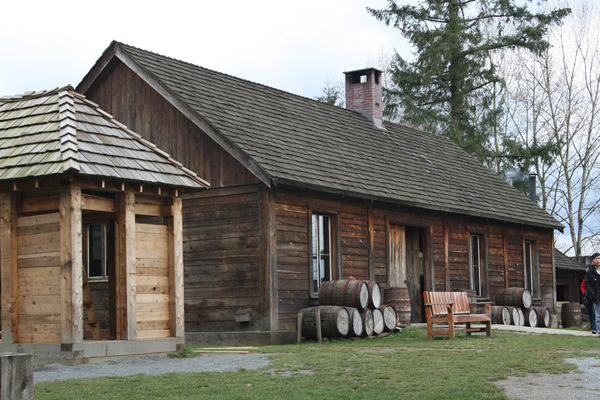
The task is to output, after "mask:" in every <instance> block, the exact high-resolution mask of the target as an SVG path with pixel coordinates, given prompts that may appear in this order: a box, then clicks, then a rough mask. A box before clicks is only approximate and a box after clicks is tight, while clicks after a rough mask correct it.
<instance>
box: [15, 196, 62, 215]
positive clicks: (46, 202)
mask: <svg viewBox="0 0 600 400" xmlns="http://www.w3.org/2000/svg"><path fill="white" fill-rule="evenodd" d="M58 208H59V196H58V195H57V196H44V197H28V198H24V199H21V212H23V213H36V212H42V211H55V210H58Z"/></svg>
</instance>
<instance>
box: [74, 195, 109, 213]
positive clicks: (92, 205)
mask: <svg viewBox="0 0 600 400" xmlns="http://www.w3.org/2000/svg"><path fill="white" fill-rule="evenodd" d="M81 208H82V209H83V210H85V211H101V212H109V213H114V212H115V211H116V207H115V201H114V200H113V199H110V198H107V197H100V196H92V195H89V194H84V195H82V204H81Z"/></svg>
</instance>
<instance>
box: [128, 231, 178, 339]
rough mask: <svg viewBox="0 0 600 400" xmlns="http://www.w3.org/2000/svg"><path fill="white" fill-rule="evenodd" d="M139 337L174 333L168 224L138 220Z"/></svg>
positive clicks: (137, 294) (136, 237)
mask: <svg viewBox="0 0 600 400" xmlns="http://www.w3.org/2000/svg"><path fill="white" fill-rule="evenodd" d="M135 254H136V316H137V338H138V339H159V338H166V337H170V336H171V325H170V324H171V320H172V318H171V315H170V310H169V247H168V240H167V226H166V225H151V224H140V223H137V224H135Z"/></svg>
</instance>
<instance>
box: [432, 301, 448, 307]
mask: <svg viewBox="0 0 600 400" xmlns="http://www.w3.org/2000/svg"><path fill="white" fill-rule="evenodd" d="M453 304H454V302H453V301H447V302H444V303H425V305H426V306H429V307H431V306H451V305H453Z"/></svg>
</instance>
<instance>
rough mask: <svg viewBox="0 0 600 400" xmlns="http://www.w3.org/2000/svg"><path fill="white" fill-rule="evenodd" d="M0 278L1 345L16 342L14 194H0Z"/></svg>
mask: <svg viewBox="0 0 600 400" xmlns="http://www.w3.org/2000/svg"><path fill="white" fill-rule="evenodd" d="M0 276H1V277H2V282H1V285H2V296H1V299H2V301H1V303H2V322H1V325H2V343H5V344H12V343H15V341H16V340H17V337H18V336H17V334H18V326H19V320H18V312H17V309H18V307H17V299H18V296H17V295H18V294H17V200H16V194H15V193H0Z"/></svg>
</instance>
